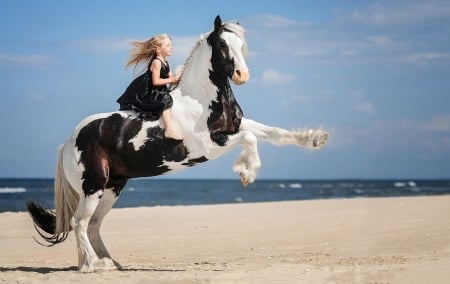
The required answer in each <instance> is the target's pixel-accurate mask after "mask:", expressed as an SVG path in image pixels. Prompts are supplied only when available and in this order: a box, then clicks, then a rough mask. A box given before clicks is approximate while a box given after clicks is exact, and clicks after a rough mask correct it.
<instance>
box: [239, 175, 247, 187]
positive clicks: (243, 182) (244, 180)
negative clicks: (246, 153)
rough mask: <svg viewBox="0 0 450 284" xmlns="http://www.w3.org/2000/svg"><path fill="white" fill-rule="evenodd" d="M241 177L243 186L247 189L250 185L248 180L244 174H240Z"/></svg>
mask: <svg viewBox="0 0 450 284" xmlns="http://www.w3.org/2000/svg"><path fill="white" fill-rule="evenodd" d="M240 177H241V183H242V185H243V186H244V187H246V186H247V185H248V184H249V182H248V179H247V178H246V177H245V176H244V174H243V173H241V174H240Z"/></svg>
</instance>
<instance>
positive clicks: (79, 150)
mask: <svg viewBox="0 0 450 284" xmlns="http://www.w3.org/2000/svg"><path fill="white" fill-rule="evenodd" d="M245 52H246V42H245V38H244V29H243V28H242V27H241V26H240V25H238V24H234V23H224V24H223V23H222V21H221V19H220V17H219V16H217V17H216V19H215V21H214V29H213V30H212V31H211V32H209V33H207V34H206V35H204V36H202V37H201V38H200V39H199V40H198V42H197V44H196V45H195V47H194V48H193V50H192V52H191V54H190V56H189V57H188V59H187V60H186V62H185V63H184V66H183V70H182V72H181V79H180V82H179V84H178V86H177V87H176V88H175V89H174V90H173V91H172V92H171V95H172V97H173V110H172V114H173V121H174V124H176V126H177V127H178V128H179V130H180V132H181V133H182V134H183V136H184V140H183V141H182V142H180V141H177V140H173V139H166V138H164V130H163V124H162V122H161V121H150V120H147V119H145V118H141V117H139V115H137V114H136V113H134V112H133V111H117V112H112V113H103V114H95V115H92V116H89V117H87V118H85V119H84V120H83V121H81V123H79V124H78V126H77V127H76V128H75V130H74V131H73V133H72V135H71V136H70V138H69V139H68V140H67V142H66V143H65V144H64V145H62V146H61V147H60V149H59V158H58V165H57V170H56V176H55V207H56V209H55V211H52V210H49V209H47V208H44V207H43V206H41V205H40V204H39V203H36V202H33V201H30V202H28V204H27V207H28V210H29V212H30V213H31V215H32V218H33V221H34V223H35V227H36V229H37V230H38V232H39V234H40V235H41V236H42V237H43V238H44V239H45V240H46V241H48V242H49V243H50V244H51V245H53V244H57V243H60V242H63V241H64V240H65V239H66V238H67V236H68V234H69V232H70V231H71V230H72V229H73V230H74V232H75V236H76V241H77V248H78V261H79V262H78V268H79V271H81V272H94V271H97V270H111V269H116V268H119V267H120V265H119V264H118V263H117V262H115V261H113V260H112V258H111V256H110V254H109V253H108V251H107V250H106V248H105V245H104V244H103V241H102V239H101V237H100V226H101V224H102V221H103V218H104V217H105V216H106V214H107V213H108V212H109V211H110V209H111V208H112V206H113V204H114V202H115V201H116V200H117V198H118V197H119V195H120V192H121V190H122V189H123V187H124V186H125V184H126V183H127V181H128V180H129V179H131V178H137V177H147V176H157V175H161V174H164V173H168V172H171V171H175V170H179V169H183V168H187V167H191V166H194V165H196V164H198V163H202V162H206V161H208V160H210V159H215V158H217V157H219V156H221V155H223V154H224V153H226V152H228V151H230V150H231V149H232V148H234V147H235V146H238V145H241V146H242V148H243V149H242V152H241V153H240V155H239V157H238V158H237V160H236V162H235V164H234V166H233V170H234V171H235V172H238V173H239V175H240V179H241V181H242V183H243V184H244V185H247V184H248V183H252V182H254V180H255V178H256V174H257V172H258V170H259V168H260V166H261V161H260V159H259V155H258V150H257V142H258V140H263V141H268V142H270V143H272V144H275V145H287V144H293V145H297V146H302V147H309V148H320V147H321V146H322V145H323V144H325V143H326V141H327V139H328V134H327V133H326V132H324V131H322V130H320V129H317V130H309V131H288V130H285V129H280V128H276V127H271V126H267V125H264V124H261V123H258V122H256V121H253V120H250V119H247V118H245V117H244V116H243V113H242V110H241V108H240V107H239V105H238V103H237V101H236V99H235V97H234V94H233V91H232V90H231V86H230V79H231V80H232V81H233V82H234V83H235V84H236V85H240V84H243V83H245V82H246V81H247V80H248V79H249V70H248V68H247V65H246V62H245V56H244V55H245Z"/></svg>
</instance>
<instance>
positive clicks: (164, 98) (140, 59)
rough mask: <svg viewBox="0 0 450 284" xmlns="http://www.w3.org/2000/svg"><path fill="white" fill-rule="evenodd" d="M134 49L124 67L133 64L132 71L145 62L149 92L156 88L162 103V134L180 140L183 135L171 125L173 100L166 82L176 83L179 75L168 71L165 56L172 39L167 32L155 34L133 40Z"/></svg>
mask: <svg viewBox="0 0 450 284" xmlns="http://www.w3.org/2000/svg"><path fill="white" fill-rule="evenodd" d="M133 46H134V49H133V50H132V52H131V57H130V59H129V60H128V62H127V64H126V66H125V68H128V67H130V66H131V65H134V71H136V68H137V67H138V66H139V65H142V64H145V65H146V66H147V72H148V73H149V74H150V78H151V80H149V86H148V87H149V89H150V91H149V94H148V95H151V93H152V92H151V90H157V92H158V94H159V95H158V97H159V100H161V103H163V105H164V110H163V112H162V120H163V123H164V126H165V130H164V135H165V137H166V138H172V139H176V140H182V139H183V136H182V135H181V134H180V133H178V132H177V131H176V130H175V129H174V128H173V126H172V111H171V108H172V105H173V100H172V97H171V96H170V94H169V91H168V88H167V84H177V83H178V81H179V80H180V79H179V77H177V76H173V75H172V73H171V72H170V65H169V62H168V61H167V57H168V56H170V55H172V40H171V38H170V37H169V36H168V35H167V34H162V35H157V36H154V37H152V38H150V39H149V40H147V41H143V42H133Z"/></svg>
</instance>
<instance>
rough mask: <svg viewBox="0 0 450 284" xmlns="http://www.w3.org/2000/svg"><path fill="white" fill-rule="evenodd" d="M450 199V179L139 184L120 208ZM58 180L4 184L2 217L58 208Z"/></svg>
mask: <svg viewBox="0 0 450 284" xmlns="http://www.w3.org/2000/svg"><path fill="white" fill-rule="evenodd" d="M444 194H450V180H257V181H256V182H255V183H253V184H250V185H249V186H247V187H243V186H242V185H241V183H240V181H239V180H198V179H195V180H179V179H149V178H143V179H134V180H130V181H129V182H128V183H127V185H126V187H125V188H124V189H123V191H122V193H121V196H120V198H119V200H118V201H117V202H116V204H115V205H114V207H115V208H121V207H139V206H164V205H201V204H221V203H242V202H271V201H288V200H310V199H329V198H358V197H399V196H419V195H444ZM53 199H54V193H53V179H0V212H5V211H14V212H15V211H25V210H26V207H25V203H26V201H28V200H35V201H39V202H41V203H43V204H45V205H47V206H48V207H50V208H54V201H53Z"/></svg>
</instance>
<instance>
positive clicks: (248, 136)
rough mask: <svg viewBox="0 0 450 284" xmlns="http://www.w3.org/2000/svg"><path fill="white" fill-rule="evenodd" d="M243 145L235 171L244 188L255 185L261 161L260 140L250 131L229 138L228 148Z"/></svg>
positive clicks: (235, 164) (234, 167)
mask: <svg viewBox="0 0 450 284" xmlns="http://www.w3.org/2000/svg"><path fill="white" fill-rule="evenodd" d="M238 144H240V145H242V148H243V149H242V152H241V153H240V154H239V156H238V158H237V160H236V162H235V163H234V166H233V171H234V172H238V173H239V176H240V178H241V182H242V184H243V185H244V186H247V185H248V184H249V183H253V182H254V181H255V179H256V175H257V174H258V171H259V169H260V168H261V160H260V158H259V154H258V139H257V137H256V136H255V135H254V134H253V133H251V132H250V131H240V132H238V133H236V134H234V135H230V136H229V137H228V141H227V143H226V147H234V146H236V145H238Z"/></svg>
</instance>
